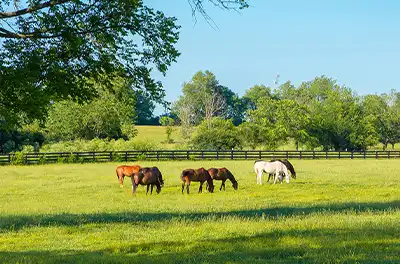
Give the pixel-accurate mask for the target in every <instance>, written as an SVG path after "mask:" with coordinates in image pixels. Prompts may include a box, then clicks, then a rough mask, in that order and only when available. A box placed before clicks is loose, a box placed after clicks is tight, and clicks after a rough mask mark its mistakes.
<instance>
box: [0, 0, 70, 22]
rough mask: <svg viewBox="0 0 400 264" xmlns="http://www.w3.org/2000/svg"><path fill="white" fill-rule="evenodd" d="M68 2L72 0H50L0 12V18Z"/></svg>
mask: <svg viewBox="0 0 400 264" xmlns="http://www.w3.org/2000/svg"><path fill="white" fill-rule="evenodd" d="M66 2H71V0H50V1H47V2H44V3H42V4H38V5H36V6H31V7H27V8H24V9H20V10H17V11H14V12H0V19H3V18H11V17H16V16H21V15H25V14H29V13H32V12H35V11H37V10H40V9H43V8H46V7H51V6H55V5H60V4H63V3H66Z"/></svg>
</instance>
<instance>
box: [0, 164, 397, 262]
mask: <svg viewBox="0 0 400 264" xmlns="http://www.w3.org/2000/svg"><path fill="white" fill-rule="evenodd" d="M292 163H293V165H294V166H295V168H296V170H297V173H298V178H297V179H296V180H291V182H290V184H286V183H284V184H282V185H280V184H277V185H272V184H269V183H267V184H264V185H262V186H257V185H256V184H255V175H254V172H253V169H252V165H253V161H185V162H142V163H141V164H142V165H144V166H147V165H156V166H158V167H159V168H160V170H161V171H162V172H163V177H164V179H165V187H164V188H163V189H162V192H161V193H160V194H159V195H155V194H153V195H152V196H150V195H148V196H146V195H145V188H144V187H140V188H139V190H138V193H137V195H136V197H133V196H132V194H131V189H130V186H131V183H130V181H129V179H126V182H125V186H124V188H122V189H121V188H120V187H119V184H118V182H117V178H116V176H115V167H116V166H117V165H119V164H117V163H108V164H104V163H103V164H74V165H71V164H68V165H67V164H65V165H44V166H30V167H18V166H7V167H0V175H2V177H0V204H1V207H0V262H5V263H16V262H20V263H21V262H22V263H43V262H44V263H49V262H51V263H60V262H68V263H104V262H106V263H126V262H129V263H148V262H160V263H216V262H217V263H218V262H219V263H221V262H223V263H226V262H231V263H238V262H239V263H249V262H256V263H264V262H271V263H276V262H291V263H299V262H301V263H336V262H337V263H343V262H363V263H364V262H370V263H377V262H381V263H388V262H389V263H390V261H392V262H393V263H394V262H399V261H400V257H399V256H400V246H399V245H400V237H399V236H398V234H399V233H400V221H399V219H400V209H399V207H400V201H399V200H400V199H399V197H400V188H399V186H400V185H399V183H400V175H399V173H398V172H399V171H400V160H320V161H311V160H309V161H304V160H293V161H292ZM201 166H204V167H205V168H208V167H213V166H217V167H222V166H226V167H228V168H229V169H230V170H231V171H232V172H233V174H234V175H235V177H236V178H237V179H238V182H239V190H238V191H234V190H233V188H232V187H231V184H230V183H229V182H227V187H226V188H227V189H226V191H225V192H219V191H218V189H219V186H220V182H218V181H216V182H215V184H216V192H215V193H213V194H211V193H208V192H203V193H202V194H198V193H197V190H198V186H199V185H198V183H192V186H191V194H190V195H186V194H185V195H182V194H181V186H180V180H179V174H180V172H181V171H182V170H183V169H185V168H189V167H194V168H197V167H201ZM265 179H266V178H265ZM264 182H265V180H264Z"/></svg>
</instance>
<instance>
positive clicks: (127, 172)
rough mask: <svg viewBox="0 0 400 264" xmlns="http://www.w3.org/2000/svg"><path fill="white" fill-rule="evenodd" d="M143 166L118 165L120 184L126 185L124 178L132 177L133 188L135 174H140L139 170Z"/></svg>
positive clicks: (121, 185)
mask: <svg viewBox="0 0 400 264" xmlns="http://www.w3.org/2000/svg"><path fill="white" fill-rule="evenodd" d="M141 168H142V167H141V166H139V165H133V166H127V165H122V166H118V167H117V170H116V172H117V178H118V181H119V186H120V187H121V188H122V187H124V178H125V176H126V177H131V180H132V188H133V177H132V176H133V175H138V172H139V170H140V169H141Z"/></svg>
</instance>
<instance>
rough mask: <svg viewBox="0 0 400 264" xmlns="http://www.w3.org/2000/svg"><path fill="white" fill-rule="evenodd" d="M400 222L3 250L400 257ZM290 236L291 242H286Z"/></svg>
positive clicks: (66, 256) (279, 258)
mask: <svg viewBox="0 0 400 264" xmlns="http://www.w3.org/2000/svg"><path fill="white" fill-rule="evenodd" d="M397 232H398V228H397V227H387V226H386V227H385V226H382V227H379V226H378V227H377V226H375V227H363V228H344V229H313V230H279V231H268V232H264V233H260V234H257V235H253V236H238V237H232V238H222V239H209V240H197V241H196V240H194V241H187V242H184V241H179V242H177V241H160V242H156V243H145V244H139V243H136V244H135V242H134V241H133V242H132V243H131V244H128V245H123V246H122V245H115V246H114V247H112V248H104V249H102V250H98V251H95V252H90V251H25V252H0V260H2V261H4V262H6V263H16V262H19V263H85V264H86V263H226V262H233V263H250V262H251V263H399V261H400V243H398V242H395V241H394V240H393V238H394V237H395V236H396V234H397ZM287 241H291V242H292V243H288V242H287Z"/></svg>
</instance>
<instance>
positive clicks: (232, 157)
mask: <svg viewBox="0 0 400 264" xmlns="http://www.w3.org/2000/svg"><path fill="white" fill-rule="evenodd" d="M231 160H233V149H231Z"/></svg>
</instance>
